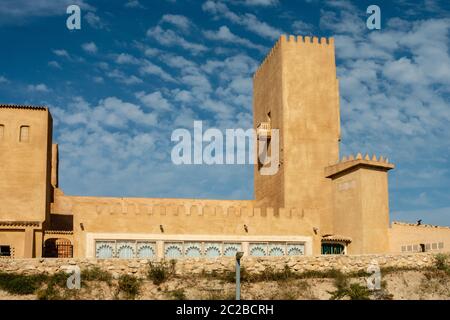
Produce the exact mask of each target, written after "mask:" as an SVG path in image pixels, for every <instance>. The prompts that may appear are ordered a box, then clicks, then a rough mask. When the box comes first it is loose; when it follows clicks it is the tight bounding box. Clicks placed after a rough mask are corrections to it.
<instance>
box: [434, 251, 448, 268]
mask: <svg viewBox="0 0 450 320" xmlns="http://www.w3.org/2000/svg"><path fill="white" fill-rule="evenodd" d="M447 260H448V256H447V255H446V254H443V253H438V254H437V255H435V256H434V267H435V268H436V269H438V270H443V271H447V270H449V269H450V266H449V265H448V263H447Z"/></svg>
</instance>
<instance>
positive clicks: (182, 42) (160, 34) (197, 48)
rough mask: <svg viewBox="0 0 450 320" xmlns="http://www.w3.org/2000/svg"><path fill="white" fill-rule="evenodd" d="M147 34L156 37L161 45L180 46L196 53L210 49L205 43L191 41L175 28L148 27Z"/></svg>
mask: <svg viewBox="0 0 450 320" xmlns="http://www.w3.org/2000/svg"><path fill="white" fill-rule="evenodd" d="M147 36H148V37H151V38H154V39H155V40H156V41H158V42H159V43H160V44H161V45H164V46H180V47H181V48H183V49H186V50H188V51H190V52H191V53H192V54H194V55H195V54H199V53H202V52H204V51H207V50H208V48H206V47H205V46H204V45H202V44H198V43H193V42H189V41H187V40H186V39H184V38H183V37H181V36H180V35H178V34H177V33H176V32H174V31H173V30H164V29H162V28H161V27H160V26H156V27H153V28H150V29H148V30H147Z"/></svg>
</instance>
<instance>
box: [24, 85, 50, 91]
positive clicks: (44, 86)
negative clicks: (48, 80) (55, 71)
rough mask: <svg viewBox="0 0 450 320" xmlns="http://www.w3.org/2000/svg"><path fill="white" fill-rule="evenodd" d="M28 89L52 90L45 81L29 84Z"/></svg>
mask: <svg viewBox="0 0 450 320" xmlns="http://www.w3.org/2000/svg"><path fill="white" fill-rule="evenodd" d="M27 89H28V91H31V92H50V89H49V88H48V87H47V86H46V85H45V84H43V83H39V84H30V85H28V86H27Z"/></svg>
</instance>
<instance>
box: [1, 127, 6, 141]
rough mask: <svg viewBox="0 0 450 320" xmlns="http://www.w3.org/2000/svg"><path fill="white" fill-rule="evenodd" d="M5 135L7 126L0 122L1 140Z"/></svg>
mask: <svg viewBox="0 0 450 320" xmlns="http://www.w3.org/2000/svg"><path fill="white" fill-rule="evenodd" d="M4 136H5V126H4V125H3V124H0V140H2V139H3V137H4Z"/></svg>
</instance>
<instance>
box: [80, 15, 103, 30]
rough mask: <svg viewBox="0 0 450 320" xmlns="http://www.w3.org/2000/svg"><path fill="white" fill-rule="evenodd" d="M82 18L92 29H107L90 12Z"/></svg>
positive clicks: (99, 19) (96, 16)
mask: <svg viewBox="0 0 450 320" xmlns="http://www.w3.org/2000/svg"><path fill="white" fill-rule="evenodd" d="M83 18H84V19H85V20H86V22H87V23H88V24H89V25H90V26H91V27H92V28H94V29H107V26H106V23H105V22H104V21H103V20H102V19H101V18H100V17H99V16H98V15H96V14H95V13H93V12H91V11H89V12H88V13H86V14H85V15H83Z"/></svg>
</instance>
